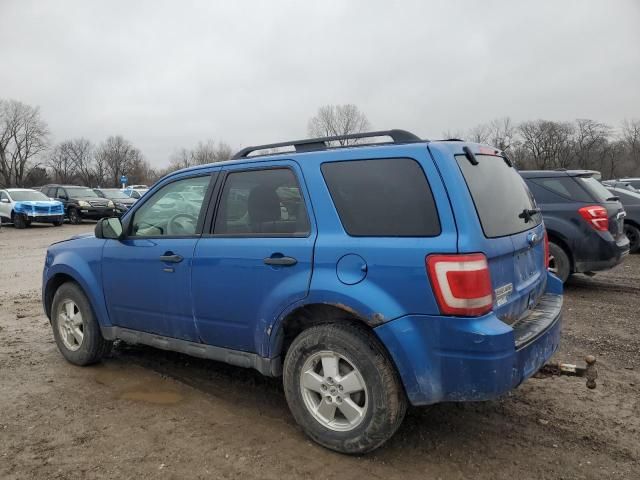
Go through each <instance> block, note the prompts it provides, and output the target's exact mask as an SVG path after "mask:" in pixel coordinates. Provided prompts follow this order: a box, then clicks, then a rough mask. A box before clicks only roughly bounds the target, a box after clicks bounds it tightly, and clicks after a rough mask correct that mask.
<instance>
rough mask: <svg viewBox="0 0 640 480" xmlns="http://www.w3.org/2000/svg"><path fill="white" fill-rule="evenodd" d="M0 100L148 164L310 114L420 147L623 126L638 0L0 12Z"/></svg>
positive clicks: (55, 133) (299, 123)
mask: <svg viewBox="0 0 640 480" xmlns="http://www.w3.org/2000/svg"><path fill="white" fill-rule="evenodd" d="M0 98H5V99H6V98H13V99H17V100H21V101H23V102H25V103H28V104H31V105H38V106H40V108H41V111H42V116H43V118H44V119H45V120H46V121H47V122H48V124H49V127H50V129H51V132H52V139H53V140H54V141H61V140H65V139H68V138H74V137H81V136H83V137H87V138H89V139H90V140H92V141H93V142H96V143H99V142H100V141H102V140H103V139H104V138H105V137H107V136H108V135H112V134H121V135H123V136H125V137H126V138H127V139H129V140H130V141H132V142H133V143H134V144H135V145H136V146H137V147H139V148H140V149H141V150H142V152H143V153H144V155H145V157H146V158H147V159H148V160H149V161H150V162H151V163H152V164H153V165H155V166H161V165H166V164H167V163H168V158H169V156H170V155H171V153H172V152H173V151H175V150H176V149H177V148H180V147H191V146H194V145H195V144H196V143H197V142H198V141H199V140H206V139H209V138H211V139H214V140H223V141H226V142H228V143H229V144H231V146H232V147H234V148H238V147H241V146H244V145H247V144H256V143H268V142H275V141H281V140H288V139H295V138H298V137H304V136H306V128H307V122H308V120H309V118H310V117H311V116H312V115H313V114H314V113H315V112H316V111H317V109H318V107H319V106H321V105H324V104H343V103H354V104H356V105H357V106H358V107H359V108H360V109H361V110H362V111H363V112H364V113H365V114H366V115H367V117H368V118H369V120H370V122H371V124H372V126H373V127H374V128H376V129H387V128H404V129H407V130H411V131H414V132H415V133H417V134H419V135H421V136H424V137H427V138H438V137H439V136H440V135H441V134H442V133H443V132H444V131H452V132H456V131H464V130H466V129H468V128H470V127H472V126H474V125H476V124H478V123H481V122H485V121H489V120H491V119H493V118H496V117H502V116H506V115H509V116H511V117H512V118H513V119H514V120H516V121H521V120H527V119H537V118H545V119H552V120H572V119H575V118H592V119H596V120H600V121H604V122H608V123H611V124H613V125H618V124H619V123H620V121H621V120H623V119H625V118H638V117H640V0H601V1H596V0H592V1H589V0H574V1H569V0H564V1H563V0H547V1H541V0H536V1H513V0H504V1H488V0H484V1H473V0H469V1H441V2H437V1H429V2H427V1H403V2H393V1H391V0H386V1H364V0H362V1H347V0H343V1H327V0H324V1H316V2H311V1H263V2H258V1H233V2H231V1H224V2H223V1H218V2H216V1H201V2H187V1H174V2H158V1H148V2H144V1H120V2H116V1H102V2H98V1H76V2H71V1H67V2H64V1H58V2H56V1H46V2H45V1H34V2H31V1H26V0H0Z"/></svg>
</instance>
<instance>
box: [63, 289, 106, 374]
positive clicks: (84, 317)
mask: <svg viewBox="0 0 640 480" xmlns="http://www.w3.org/2000/svg"><path fill="white" fill-rule="evenodd" d="M51 326H52V328H53V336H54V338H55V341H56V344H57V345H58V349H59V350H60V353H62V355H63V356H64V358H65V359H67V361H69V362H70V363H73V364H74V365H80V366H84V365H91V364H92V363H96V362H98V361H100V359H101V358H102V357H104V356H105V355H106V354H107V353H109V351H110V350H111V346H112V344H113V342H110V341H107V340H105V339H104V337H103V336H102V333H101V332H100V326H99V325H98V322H97V320H96V318H95V316H94V314H93V309H92V308H91V304H90V303H89V300H88V299H87V296H86V295H85V294H84V292H83V291H82V289H81V288H80V287H79V286H78V284H76V283H73V282H67V283H65V284H63V285H62V286H60V288H58V290H57V291H56V294H55V295H54V297H53V304H52V306H51Z"/></svg>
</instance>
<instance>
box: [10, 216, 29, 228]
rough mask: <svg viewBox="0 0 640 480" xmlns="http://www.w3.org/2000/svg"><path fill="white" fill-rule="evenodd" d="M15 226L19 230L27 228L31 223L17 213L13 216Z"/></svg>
mask: <svg viewBox="0 0 640 480" xmlns="http://www.w3.org/2000/svg"><path fill="white" fill-rule="evenodd" d="M13 226H14V227H16V228H19V229H23V228H27V227H28V226H29V222H28V221H27V219H26V218H25V216H24V215H22V214H21V213H16V214H15V215H14V216H13Z"/></svg>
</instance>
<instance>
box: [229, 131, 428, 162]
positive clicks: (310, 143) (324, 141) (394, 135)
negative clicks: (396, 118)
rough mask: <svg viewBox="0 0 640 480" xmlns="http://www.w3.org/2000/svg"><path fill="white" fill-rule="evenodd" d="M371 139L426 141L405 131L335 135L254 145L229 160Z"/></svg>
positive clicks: (308, 150) (410, 141)
mask: <svg viewBox="0 0 640 480" xmlns="http://www.w3.org/2000/svg"><path fill="white" fill-rule="evenodd" d="M373 137H391V139H392V140H393V142H392V143H415V142H424V141H426V140H423V139H421V138H420V137H418V136H417V135H414V134H413V133H411V132H407V131H406V130H380V131H378V132H365V133H352V134H349V135H336V136H334V137H319V138H308V139H306V140H294V141H291V142H280V143H270V144H267V145H256V146H253V147H246V148H243V149H242V150H240V151H239V152H236V154H235V155H234V156H233V157H231V159H233V160H235V159H238V158H246V157H248V156H249V154H250V153H251V152H255V151H257V150H266V149H269V148H280V147H290V146H292V147H294V148H295V149H296V152H313V151H316V150H326V149H327V148H329V145H328V142H336V141H340V140H351V139H358V138H373ZM374 145H375V144H374ZM353 146H356V145H349V147H353Z"/></svg>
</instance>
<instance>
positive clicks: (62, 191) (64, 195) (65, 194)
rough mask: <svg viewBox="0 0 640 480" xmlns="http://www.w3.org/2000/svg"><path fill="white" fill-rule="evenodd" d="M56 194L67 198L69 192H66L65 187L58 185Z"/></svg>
mask: <svg viewBox="0 0 640 480" xmlns="http://www.w3.org/2000/svg"><path fill="white" fill-rule="evenodd" d="M55 196H56V197H57V198H67V192H65V190H64V188H62V187H58V190H57V193H56V195H55Z"/></svg>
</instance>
